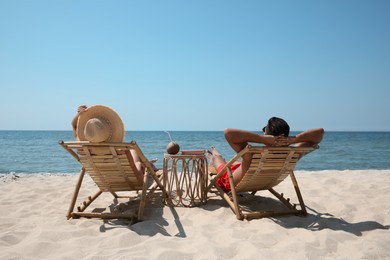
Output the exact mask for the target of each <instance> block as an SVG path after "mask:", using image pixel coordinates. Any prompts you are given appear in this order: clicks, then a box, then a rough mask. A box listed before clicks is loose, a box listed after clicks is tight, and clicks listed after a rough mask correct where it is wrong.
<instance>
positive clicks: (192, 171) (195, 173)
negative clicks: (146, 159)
mask: <svg viewBox="0 0 390 260" xmlns="http://www.w3.org/2000/svg"><path fill="white" fill-rule="evenodd" d="M205 152H206V151H205V150H191V151H182V152H181V153H179V154H175V155H171V154H165V155H164V167H163V185H164V187H165V190H166V192H167V193H168V194H164V195H168V196H164V198H165V201H164V203H165V204H167V205H168V206H184V207H194V206H200V205H203V204H205V203H206V202H207V181H208V172H207V157H206V153H205Z"/></svg>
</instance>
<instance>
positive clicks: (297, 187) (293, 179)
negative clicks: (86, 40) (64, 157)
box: [290, 171, 307, 215]
mask: <svg viewBox="0 0 390 260" xmlns="http://www.w3.org/2000/svg"><path fill="white" fill-rule="evenodd" d="M290 177H291V181H292V182H293V184H294V189H295V192H296V194H297V197H298V200H299V204H300V206H301V211H302V213H303V214H304V215H307V211H306V206H305V203H304V202H303V197H302V194H301V190H300V189H299V186H298V182H297V179H296V178H295V174H294V172H293V171H290Z"/></svg>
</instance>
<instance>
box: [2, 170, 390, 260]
mask: <svg viewBox="0 0 390 260" xmlns="http://www.w3.org/2000/svg"><path fill="white" fill-rule="evenodd" d="M297 178H298V182H299V184H300V187H301V191H302V194H303V197H304V199H305V203H306V205H307V207H308V212H309V215H308V216H306V217H296V216H291V217H281V218H273V219H269V218H265V219H258V220H252V221H239V220H236V218H235V216H234V215H233V213H232V211H231V210H230V208H228V206H227V204H226V203H224V201H222V200H221V199H220V198H219V197H216V196H214V195H213V197H212V198H211V199H210V200H209V201H208V203H207V204H206V205H205V206H202V207H196V208H182V207H176V208H172V209H171V208H169V207H164V206H163V205H162V203H161V199H159V198H156V199H155V200H154V201H153V203H149V204H148V205H147V207H146V210H145V214H144V218H145V219H144V221H143V222H139V223H136V224H134V225H131V226H130V225H128V224H127V223H126V222H125V221H118V220H113V221H106V222H105V221H103V220H100V219H85V218H81V219H72V220H66V218H65V215H66V212H67V209H68V206H69V202H70V199H71V196H72V192H73V189H74V186H75V183H76V180H77V176H76V175H73V176H70V175H65V176H50V175H46V176H45V175H33V176H26V175H23V176H22V177H20V178H17V180H12V179H11V178H10V177H9V176H8V177H2V178H0V198H1V201H0V209H1V214H0V259H130V258H131V259H266V258H267V259H389V257H390V230H389V227H390V202H389V201H390V170H384V171H322V172H297ZM86 179H88V180H89V177H87V178H86ZM84 185H85V186H84V191H83V192H82V193H81V195H82V196H83V198H84V196H85V195H90V194H92V193H93V192H94V191H95V189H96V187H94V184H93V183H92V182H91V181H86V182H85V183H84ZM290 185H291V184H290V181H289V180H288V179H286V180H285V181H284V182H283V183H281V184H280V185H279V186H278V189H277V190H279V191H282V190H283V191H285V190H290V191H291V188H292V186H290ZM85 191H87V192H88V193H85ZM285 193H287V194H288V193H289V192H285ZM261 194H262V195H267V194H268V193H267V192H262V193H261ZM157 195H158V193H157ZM111 198H112V197H107V201H106V205H108V204H109V203H111V201H112V199H111ZM264 202H267V203H271V204H272V203H274V202H272V201H271V202H270V200H269V199H264ZM92 206H94V204H92Z"/></svg>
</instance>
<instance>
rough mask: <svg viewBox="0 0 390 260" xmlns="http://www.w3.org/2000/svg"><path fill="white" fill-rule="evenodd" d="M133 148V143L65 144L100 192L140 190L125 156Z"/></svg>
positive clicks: (134, 144) (140, 185) (140, 187)
mask: <svg viewBox="0 0 390 260" xmlns="http://www.w3.org/2000/svg"><path fill="white" fill-rule="evenodd" d="M135 146H137V145H136V143H135V142H132V143H89V142H73V143H72V142H66V148H65V149H67V150H68V151H69V150H72V151H73V153H74V154H73V156H74V157H76V159H78V160H79V161H80V163H81V164H82V166H83V167H84V169H85V170H86V172H87V173H88V174H89V175H90V176H91V178H92V179H93V181H94V182H95V183H96V185H97V186H98V187H99V189H100V190H101V191H103V192H107V191H109V192H118V191H132V190H141V189H142V184H141V183H139V181H138V179H137V177H136V175H135V173H134V170H133V169H134V167H132V166H131V163H130V162H129V160H128V157H127V155H126V150H129V149H134V148H135Z"/></svg>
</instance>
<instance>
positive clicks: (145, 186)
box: [138, 173, 148, 221]
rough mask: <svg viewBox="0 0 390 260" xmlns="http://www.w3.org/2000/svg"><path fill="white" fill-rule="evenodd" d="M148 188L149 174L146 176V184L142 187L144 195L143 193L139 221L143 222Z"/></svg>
mask: <svg viewBox="0 0 390 260" xmlns="http://www.w3.org/2000/svg"><path fill="white" fill-rule="evenodd" d="M147 186H148V173H145V174H144V184H143V186H142V193H141V198H140V202H139V209H138V221H141V220H142V217H143V215H144V208H145V204H146V190H147V188H148V187H147Z"/></svg>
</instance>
